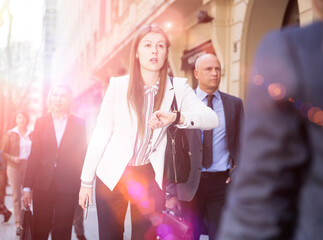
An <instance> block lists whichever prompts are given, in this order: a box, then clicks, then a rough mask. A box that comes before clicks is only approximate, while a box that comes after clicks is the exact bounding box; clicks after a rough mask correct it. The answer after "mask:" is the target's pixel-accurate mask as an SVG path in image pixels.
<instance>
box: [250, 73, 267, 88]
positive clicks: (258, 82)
mask: <svg viewBox="0 0 323 240" xmlns="http://www.w3.org/2000/svg"><path fill="white" fill-rule="evenodd" d="M252 81H253V83H254V84H255V85H257V86H261V85H262V84H264V81H265V79H264V77H263V76H262V75H260V74H256V75H255V76H254V77H253V79H252Z"/></svg>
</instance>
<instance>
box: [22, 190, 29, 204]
mask: <svg viewBox="0 0 323 240" xmlns="http://www.w3.org/2000/svg"><path fill="white" fill-rule="evenodd" d="M22 203H23V205H24V207H25V208H27V206H28V207H30V205H31V192H26V191H24V192H23V194H22Z"/></svg>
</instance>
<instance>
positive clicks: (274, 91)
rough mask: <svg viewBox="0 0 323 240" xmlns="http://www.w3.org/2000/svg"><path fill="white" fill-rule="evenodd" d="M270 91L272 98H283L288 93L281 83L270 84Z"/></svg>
mask: <svg viewBox="0 0 323 240" xmlns="http://www.w3.org/2000/svg"><path fill="white" fill-rule="evenodd" d="M268 93H269V96H270V97H271V98H272V99H274V100H281V99H283V98H284V97H285V95H286V89H285V87H284V86H283V85H282V84H280V83H272V84H270V85H269V86H268Z"/></svg>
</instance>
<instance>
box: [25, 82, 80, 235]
mask: <svg viewBox="0 0 323 240" xmlns="http://www.w3.org/2000/svg"><path fill="white" fill-rule="evenodd" d="M72 102H73V96H72V91H71V89H70V88H69V87H68V86H66V85H63V84H60V85H57V86H54V87H52V88H51V89H50V91H49V94H48V99H47V108H48V111H49V113H48V114H45V115H44V116H43V117H41V118H39V119H37V121H36V124H35V129H34V132H33V138H32V146H31V153H30V156H29V158H28V165H27V171H26V177H25V180H24V193H23V202H24V205H25V206H27V205H29V206H30V204H31V197H32V200H33V201H32V202H33V240H40V239H48V236H49V233H50V232H51V239H53V240H62V239H71V234H72V224H73V217H74V210H75V206H76V205H77V199H78V190H79V188H80V184H81V182H80V176H81V170H82V164H83V161H84V157H85V152H86V132H85V123H84V121H83V120H81V119H79V118H77V117H75V116H73V115H72V114H71V109H72ZM31 190H32V193H31Z"/></svg>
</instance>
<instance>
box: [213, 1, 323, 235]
mask: <svg viewBox="0 0 323 240" xmlns="http://www.w3.org/2000/svg"><path fill="white" fill-rule="evenodd" d="M313 4H314V5H315V7H316V9H317V10H318V11H319V14H320V17H321V21H317V22H314V23H313V24H311V25H309V26H306V27H303V28H298V27H294V28H288V29H284V30H282V31H279V32H273V33H270V34H269V35H267V36H266V37H265V38H264V40H263V41H262V43H261V44H260V47H259V49H258V52H257V55H256V61H255V70H256V73H255V74H253V75H252V77H251V82H250V86H249V94H248V101H247V110H246V121H245V125H244V129H243V133H242V140H241V143H242V151H241V155H242V158H241V161H240V165H239V166H238V169H237V175H236V178H235V179H234V181H233V185H232V186H231V187H232V189H231V191H230V193H229V198H228V205H227V207H226V210H225V212H224V218H223V221H222V225H221V226H222V228H221V230H220V237H219V239H220V240H235V239H237V240H238V239H239V240H265V239H268V240H269V239H271V240H272V239H282V240H288V239H297V240H320V239H322V236H323V201H322V199H323V174H322V169H323V118H322V115H323V112H322V110H323V97H322V96H323V95H322V92H323V78H322V76H323V21H322V20H323V1H322V0H314V1H313Z"/></svg>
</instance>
